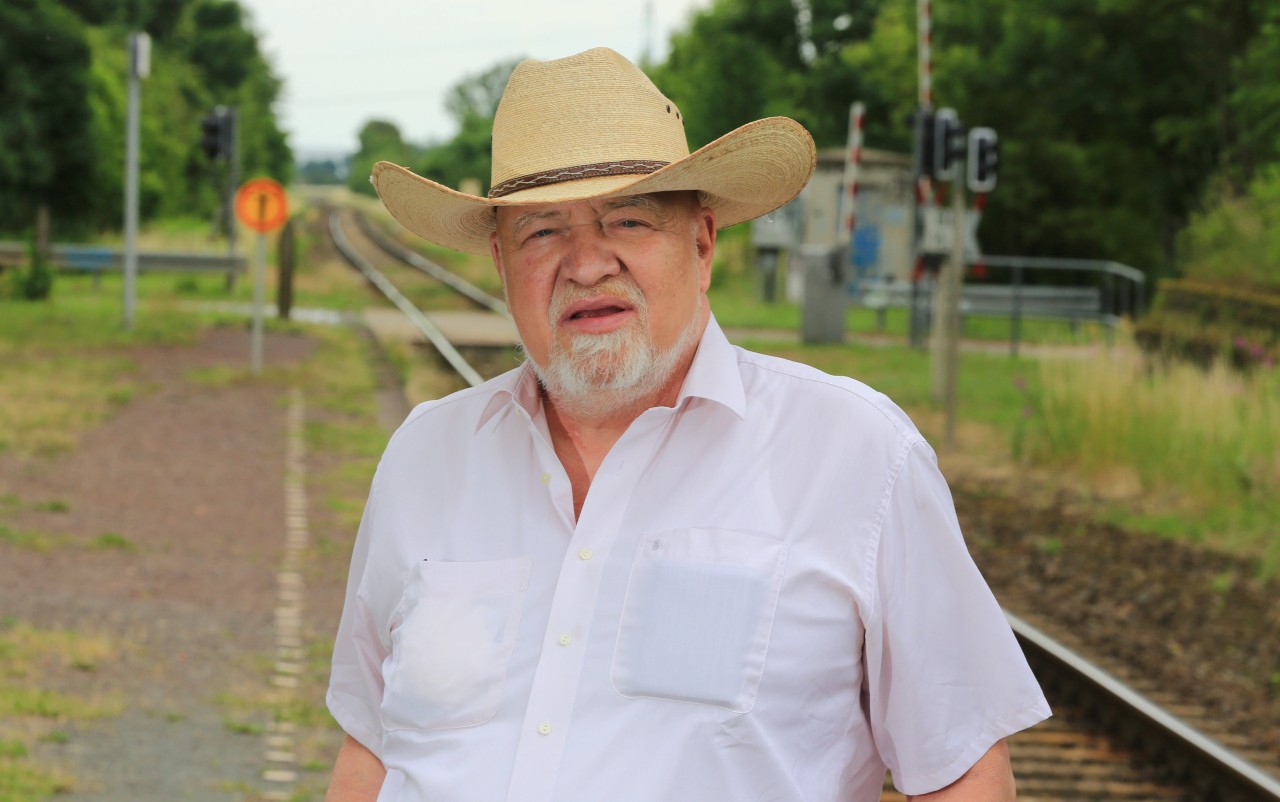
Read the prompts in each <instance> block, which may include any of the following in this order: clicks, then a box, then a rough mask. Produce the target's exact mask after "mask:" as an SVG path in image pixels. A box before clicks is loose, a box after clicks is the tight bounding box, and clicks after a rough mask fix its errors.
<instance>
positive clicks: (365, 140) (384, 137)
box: [347, 120, 414, 197]
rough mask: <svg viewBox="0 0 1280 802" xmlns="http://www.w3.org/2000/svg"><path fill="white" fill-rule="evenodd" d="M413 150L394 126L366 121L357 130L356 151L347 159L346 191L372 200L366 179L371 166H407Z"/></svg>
mask: <svg viewBox="0 0 1280 802" xmlns="http://www.w3.org/2000/svg"><path fill="white" fill-rule="evenodd" d="M413 152H414V151H413V148H412V147H411V146H410V145H408V144H406V143H405V141H404V137H402V136H401V135H400V129H399V128H397V127H396V125H395V123H390V122H387V121H385V120H370V121H369V122H367V123H365V124H364V127H363V128H361V129H360V149H359V150H358V151H356V153H355V155H354V156H352V157H351V172H350V173H348V174H347V188H348V189H350V190H351V191H352V192H358V193H360V194H362V195H369V196H370V197H375V196H376V195H377V193H376V192H374V189H373V185H372V184H370V183H369V176H370V175H371V174H372V172H373V165H374V164H376V163H377V162H380V161H388V162H392V163H394V164H409V163H410V162H411V161H412V156H413Z"/></svg>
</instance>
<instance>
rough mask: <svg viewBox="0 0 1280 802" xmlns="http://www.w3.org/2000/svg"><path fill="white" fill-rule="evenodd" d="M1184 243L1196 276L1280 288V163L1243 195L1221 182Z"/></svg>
mask: <svg viewBox="0 0 1280 802" xmlns="http://www.w3.org/2000/svg"><path fill="white" fill-rule="evenodd" d="M1179 245H1180V246H1181V249H1182V252H1183V255H1184V258H1183V273H1184V274H1185V275H1186V276H1188V277H1190V278H1195V279H1199V280H1203V281H1211V282H1222V283H1227V284H1232V285H1235V286H1237V287H1243V288H1255V289H1259V290H1271V291H1280V163H1276V164H1272V165H1268V166H1267V167H1266V168H1264V169H1263V170H1261V171H1260V172H1259V173H1258V175H1257V177H1255V178H1254V179H1253V181H1252V182H1250V184H1249V185H1248V188H1247V189H1246V191H1245V193H1244V194H1243V195H1239V196H1236V195H1234V194H1233V193H1231V192H1229V191H1227V190H1224V189H1223V188H1218V196H1217V200H1216V202H1214V203H1213V204H1211V205H1210V206H1209V208H1207V209H1205V210H1204V211H1202V212H1200V213H1199V214H1196V215H1195V216H1193V217H1192V218H1191V223H1190V225H1188V226H1187V228H1186V229H1185V230H1184V231H1183V232H1182V234H1181V236H1180V238H1179ZM1276 319H1280V317H1277V318H1276Z"/></svg>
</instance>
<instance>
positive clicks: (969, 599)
mask: <svg viewBox="0 0 1280 802" xmlns="http://www.w3.org/2000/svg"><path fill="white" fill-rule="evenodd" d="M874 568H875V572H876V579H875V581H876V602H877V603H876V604H875V605H874V606H873V608H872V610H871V613H870V615H869V616H867V620H866V621H865V624H866V641H865V648H866V671H867V693H868V714H869V716H870V719H871V727H872V733H873V735H874V738H875V741H876V746H877V748H878V750H879V752H880V755H881V758H882V759H883V760H884V762H885V764H886V765H887V766H888V767H889V768H890V770H891V771H892V772H893V779H894V784H895V785H896V786H897V787H898V790H900V791H901V792H902V793H904V794H909V795H915V794H924V793H929V792H931V791H936V790H938V789H940V788H943V787H945V786H947V785H950V784H951V783H952V782H955V781H956V780H957V779H959V778H960V776H961V775H963V774H964V773H965V772H966V771H967V770H968V769H969V768H970V767H971V766H972V765H973V764H974V763H976V762H977V761H978V759H979V758H981V757H982V756H983V755H984V754H985V753H986V752H987V750H988V749H990V748H991V747H992V746H993V745H994V744H995V743H996V742H997V741H999V740H1000V739H1001V738H1004V737H1006V736H1008V735H1011V734H1013V733H1015V732H1018V731H1019V730H1022V729H1025V728H1027V727H1030V726H1032V725H1034V724H1036V723H1037V722H1039V721H1042V720H1043V719H1045V718H1047V717H1048V716H1049V715H1050V711H1049V706H1048V703H1047V702H1046V701H1045V698H1044V694H1043V693H1042V692H1041V690H1040V686H1039V684H1038V683H1037V681H1036V679H1035V676H1034V675H1033V674H1032V673H1031V669H1030V668H1029V667H1028V665H1027V662H1026V658H1025V657H1024V656H1023V654H1022V649H1021V648H1020V647H1019V645H1018V642H1017V640H1016V639H1015V638H1014V636H1013V632H1012V630H1011V629H1010V628H1009V624H1008V621H1007V620H1006V619H1005V617H1004V614H1003V612H1002V611H1001V609H1000V607H999V605H998V604H997V603H996V600H995V598H994V596H993V595H992V594H991V591H990V589H989V588H988V587H987V584H986V582H985V580H983V578H982V575H981V574H980V573H979V572H978V568H977V566H976V565H974V563H973V560H972V558H971V557H970V556H969V552H968V549H967V548H966V546H965V543H964V538H963V536H962V534H961V532H960V524H959V521H958V520H957V518H956V513H955V506H954V503H953V501H952V498H951V492H950V490H949V489H948V487H947V483H946V480H945V479H944V478H943V477H942V474H941V472H940V471H939V470H938V466H937V460H936V457H935V455H934V453H933V450H932V449H930V448H929V446H928V444H927V443H925V442H924V441H923V440H916V441H915V442H914V443H911V444H908V445H907V446H906V447H905V452H904V454H903V456H902V459H901V461H900V463H899V465H898V466H897V473H896V476H894V477H893V478H892V479H891V482H890V484H889V486H888V488H887V490H886V496H885V500H884V505H883V508H882V520H881V527H880V538H879V544H878V548H877V550H876V559H875V566H874Z"/></svg>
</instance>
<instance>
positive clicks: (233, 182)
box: [225, 106, 240, 292]
mask: <svg viewBox="0 0 1280 802" xmlns="http://www.w3.org/2000/svg"><path fill="white" fill-rule="evenodd" d="M226 124H227V126H229V130H230V132H231V133H230V135H229V139H230V142H229V143H228V144H229V145H230V147H229V148H228V149H227V189H226V195H225V197H226V207H225V214H226V220H227V256H228V257H231V258H235V255H236V215H235V209H234V208H233V204H234V203H235V197H236V188H237V187H239V186H240V114H239V112H237V110H236V107H235V106H230V107H228V108H227V118H226ZM235 286H236V274H235V273H234V272H230V273H227V292H231V291H232V290H233V289H235Z"/></svg>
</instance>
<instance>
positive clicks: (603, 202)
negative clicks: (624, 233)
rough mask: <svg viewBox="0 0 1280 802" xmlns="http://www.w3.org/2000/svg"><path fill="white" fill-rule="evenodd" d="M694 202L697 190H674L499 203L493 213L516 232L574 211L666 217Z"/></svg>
mask: <svg viewBox="0 0 1280 802" xmlns="http://www.w3.org/2000/svg"><path fill="white" fill-rule="evenodd" d="M697 205H698V193H697V192H694V191H675V192H647V193H644V194H640V195H620V196H618V197H613V198H591V199H588V200H581V201H573V202H570V203H545V204H529V205H524V206H499V207H496V208H495V209H494V212H495V214H496V222H497V225H498V227H499V228H500V229H506V230H508V231H519V230H520V229H521V228H523V227H524V226H525V225H527V224H528V223H530V222H532V221H545V220H552V219H557V218H562V217H570V216H572V215H573V213H574V212H575V211H586V210H590V211H591V212H592V213H594V214H597V215H602V214H606V213H608V212H610V211H613V210H615V209H637V210H640V211H644V212H647V213H650V214H654V215H658V216H660V217H663V218H666V217H669V216H671V215H674V214H677V213H679V212H682V211H686V210H692V209H694V208H696V207H697Z"/></svg>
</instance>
